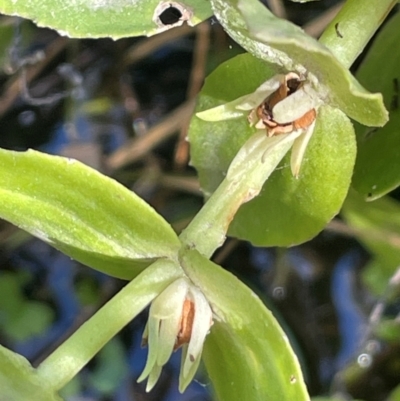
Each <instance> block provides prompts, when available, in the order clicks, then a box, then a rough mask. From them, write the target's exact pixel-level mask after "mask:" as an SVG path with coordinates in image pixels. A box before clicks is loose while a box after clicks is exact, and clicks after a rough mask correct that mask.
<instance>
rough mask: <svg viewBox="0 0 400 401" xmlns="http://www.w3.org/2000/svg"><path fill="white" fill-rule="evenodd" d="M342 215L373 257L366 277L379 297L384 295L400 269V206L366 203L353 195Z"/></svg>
mask: <svg viewBox="0 0 400 401" xmlns="http://www.w3.org/2000/svg"><path fill="white" fill-rule="evenodd" d="M342 214H343V216H344V218H345V219H346V221H347V223H348V224H349V225H350V226H351V227H352V228H353V229H354V230H355V234H356V236H357V239H358V240H359V241H360V242H361V243H362V244H363V245H365V247H366V248H367V249H368V250H369V251H370V252H371V253H372V254H373V256H374V260H373V261H372V263H370V264H369V265H368V268H367V269H365V270H364V273H363V276H364V279H365V280H366V282H367V284H368V285H369V286H370V288H371V289H372V290H373V291H374V292H375V293H377V294H382V293H383V292H384V291H385V289H386V286H387V283H388V281H389V279H390V277H391V276H392V275H393V273H394V272H395V271H396V269H397V267H398V266H399V265H400V205H399V203H398V202H396V201H395V200H392V199H390V198H381V199H378V200H376V201H375V202H372V203H370V202H365V201H364V199H362V197H361V196H360V195H359V194H357V193H356V192H355V191H350V192H349V195H348V197H347V199H346V202H345V203H344V205H343V209H342Z"/></svg>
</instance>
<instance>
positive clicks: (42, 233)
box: [0, 150, 179, 279]
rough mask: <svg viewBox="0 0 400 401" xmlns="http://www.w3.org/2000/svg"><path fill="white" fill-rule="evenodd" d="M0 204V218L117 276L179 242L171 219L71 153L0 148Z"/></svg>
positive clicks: (125, 275) (131, 272)
mask: <svg viewBox="0 0 400 401" xmlns="http://www.w3.org/2000/svg"><path fill="white" fill-rule="evenodd" d="M0 204H1V206H0V217H1V218H3V219H6V220H8V221H10V222H12V223H13V224H15V225H17V226H19V227H21V228H22V229H24V230H26V231H28V232H30V233H31V234H32V235H35V236H36V237H38V238H40V239H42V240H44V241H45V242H48V243H49V244H51V245H52V246H54V247H55V248H57V249H59V250H61V251H62V252H64V253H66V254H67V255H70V256H71V257H73V258H75V259H77V260H79V261H80V262H82V263H84V264H87V265H88V266H90V267H93V268H95V269H98V270H101V271H103V272H106V273H108V274H110V275H113V276H116V277H120V278H126V279H131V278H133V277H135V276H136V275H137V274H138V273H139V272H140V271H142V270H143V268H144V267H146V266H147V265H148V264H149V263H150V262H151V261H153V260H155V259H157V258H163V257H170V256H174V255H175V252H176V251H177V249H178V248H179V240H178V238H177V236H176V235H175V233H174V232H173V230H172V228H171V226H170V225H169V224H168V223H167V222H166V221H165V220H164V219H163V218H162V217H161V216H160V215H159V214H157V213H156V211H155V210H154V209H152V208H151V207H150V206H149V205H148V204H146V203H145V202H144V201H143V200H142V199H140V198H139V197H138V196H136V195H135V194H134V193H132V192H131V191H129V190H128V189H126V188H125V187H123V186H122V185H120V184H118V183H117V182H116V181H114V180H112V179H110V178H108V177H105V176H103V175H102V174H100V173H98V172H97V171H95V170H93V169H91V168H89V167H87V166H85V165H83V164H82V163H79V162H78V161H76V160H72V159H65V158H62V157H57V156H49V155H46V154H43V153H39V152H35V151H27V152H12V151H6V150H0Z"/></svg>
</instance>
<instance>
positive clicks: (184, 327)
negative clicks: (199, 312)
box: [174, 299, 195, 351]
mask: <svg viewBox="0 0 400 401" xmlns="http://www.w3.org/2000/svg"><path fill="white" fill-rule="evenodd" d="M194 312H195V306H194V302H193V301H191V300H190V299H185V302H184V303H183V307H182V315H181V321H180V323H179V331H178V335H177V336H176V341H175V346H174V351H176V350H177V349H178V348H179V347H181V346H182V345H183V344H187V343H189V341H190V338H191V337H192V329H193V320H194Z"/></svg>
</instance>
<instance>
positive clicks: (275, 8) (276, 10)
mask: <svg viewBox="0 0 400 401" xmlns="http://www.w3.org/2000/svg"><path fill="white" fill-rule="evenodd" d="M267 4H268V7H269V8H270V9H271V12H272V13H273V14H274V15H276V16H277V17H279V18H284V19H286V18H287V15H286V9H285V6H284V4H283V3H282V0H267Z"/></svg>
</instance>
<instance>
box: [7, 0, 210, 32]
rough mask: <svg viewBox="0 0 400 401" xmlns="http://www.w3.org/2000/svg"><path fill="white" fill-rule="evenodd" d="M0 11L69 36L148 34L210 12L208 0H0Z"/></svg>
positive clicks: (191, 21)
mask: <svg viewBox="0 0 400 401" xmlns="http://www.w3.org/2000/svg"><path fill="white" fill-rule="evenodd" d="M0 12H1V13H3V14H8V15H18V16H20V17H23V18H28V19H31V20H33V21H34V22H35V23H36V24H37V25H39V26H43V27H47V28H52V29H55V30H56V31H58V32H59V33H60V34H61V35H63V36H69V37H72V38H100V37H110V38H113V39H119V38H123V37H128V36H141V35H146V36H151V35H154V34H156V33H160V32H162V31H165V30H166V29H169V28H173V27H175V26H179V25H182V24H184V23H188V24H189V25H196V24H198V23H199V22H201V21H204V20H205V19H207V18H209V17H210V16H211V15H212V11H211V6H210V4H209V2H208V1H198V0H181V1H160V0H134V1H131V0H77V1H71V2H65V1H64V0H48V1H37V0H2V1H1V2H0Z"/></svg>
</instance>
